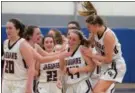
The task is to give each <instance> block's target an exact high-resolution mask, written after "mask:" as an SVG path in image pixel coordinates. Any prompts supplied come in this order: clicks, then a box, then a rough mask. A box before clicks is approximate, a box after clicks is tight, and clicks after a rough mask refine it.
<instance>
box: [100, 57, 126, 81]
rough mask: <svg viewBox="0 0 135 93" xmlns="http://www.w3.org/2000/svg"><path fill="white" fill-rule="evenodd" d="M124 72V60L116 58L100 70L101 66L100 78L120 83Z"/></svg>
mask: <svg viewBox="0 0 135 93" xmlns="http://www.w3.org/2000/svg"><path fill="white" fill-rule="evenodd" d="M125 73H126V65H125V61H124V60H123V59H116V60H115V61H114V62H112V64H111V65H110V66H109V67H108V68H107V69H103V70H102V68H101V76H100V79H102V80H107V81H115V82H119V83H121V82H122V80H123V78H124V76H125Z"/></svg>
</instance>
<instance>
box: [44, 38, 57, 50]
mask: <svg viewBox="0 0 135 93" xmlns="http://www.w3.org/2000/svg"><path fill="white" fill-rule="evenodd" d="M54 46H55V43H54V40H53V38H52V37H45V38H44V48H45V50H46V51H48V52H51V51H53V49H54Z"/></svg>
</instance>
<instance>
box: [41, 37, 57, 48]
mask: <svg viewBox="0 0 135 93" xmlns="http://www.w3.org/2000/svg"><path fill="white" fill-rule="evenodd" d="M47 37H50V38H52V39H53V42H54V45H55V44H56V42H55V39H54V37H53V36H52V35H46V36H44V37H43V39H42V45H44V40H45V39H46V38H47ZM42 48H43V49H44V50H45V47H44V46H42Z"/></svg>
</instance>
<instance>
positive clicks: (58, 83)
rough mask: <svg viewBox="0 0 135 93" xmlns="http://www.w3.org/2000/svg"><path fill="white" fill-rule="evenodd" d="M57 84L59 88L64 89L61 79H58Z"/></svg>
mask: <svg viewBox="0 0 135 93" xmlns="http://www.w3.org/2000/svg"><path fill="white" fill-rule="evenodd" d="M56 86H57V87H58V88H59V89H62V83H61V81H60V80H58V81H57V82H56Z"/></svg>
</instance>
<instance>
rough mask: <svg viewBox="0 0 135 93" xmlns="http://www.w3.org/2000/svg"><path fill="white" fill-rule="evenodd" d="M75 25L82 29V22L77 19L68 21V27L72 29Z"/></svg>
mask: <svg viewBox="0 0 135 93" xmlns="http://www.w3.org/2000/svg"><path fill="white" fill-rule="evenodd" d="M73 27H76V28H77V29H78V30H81V27H80V24H79V23H78V22H77V21H70V22H69V23H68V27H67V28H68V29H71V28H73Z"/></svg>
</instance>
